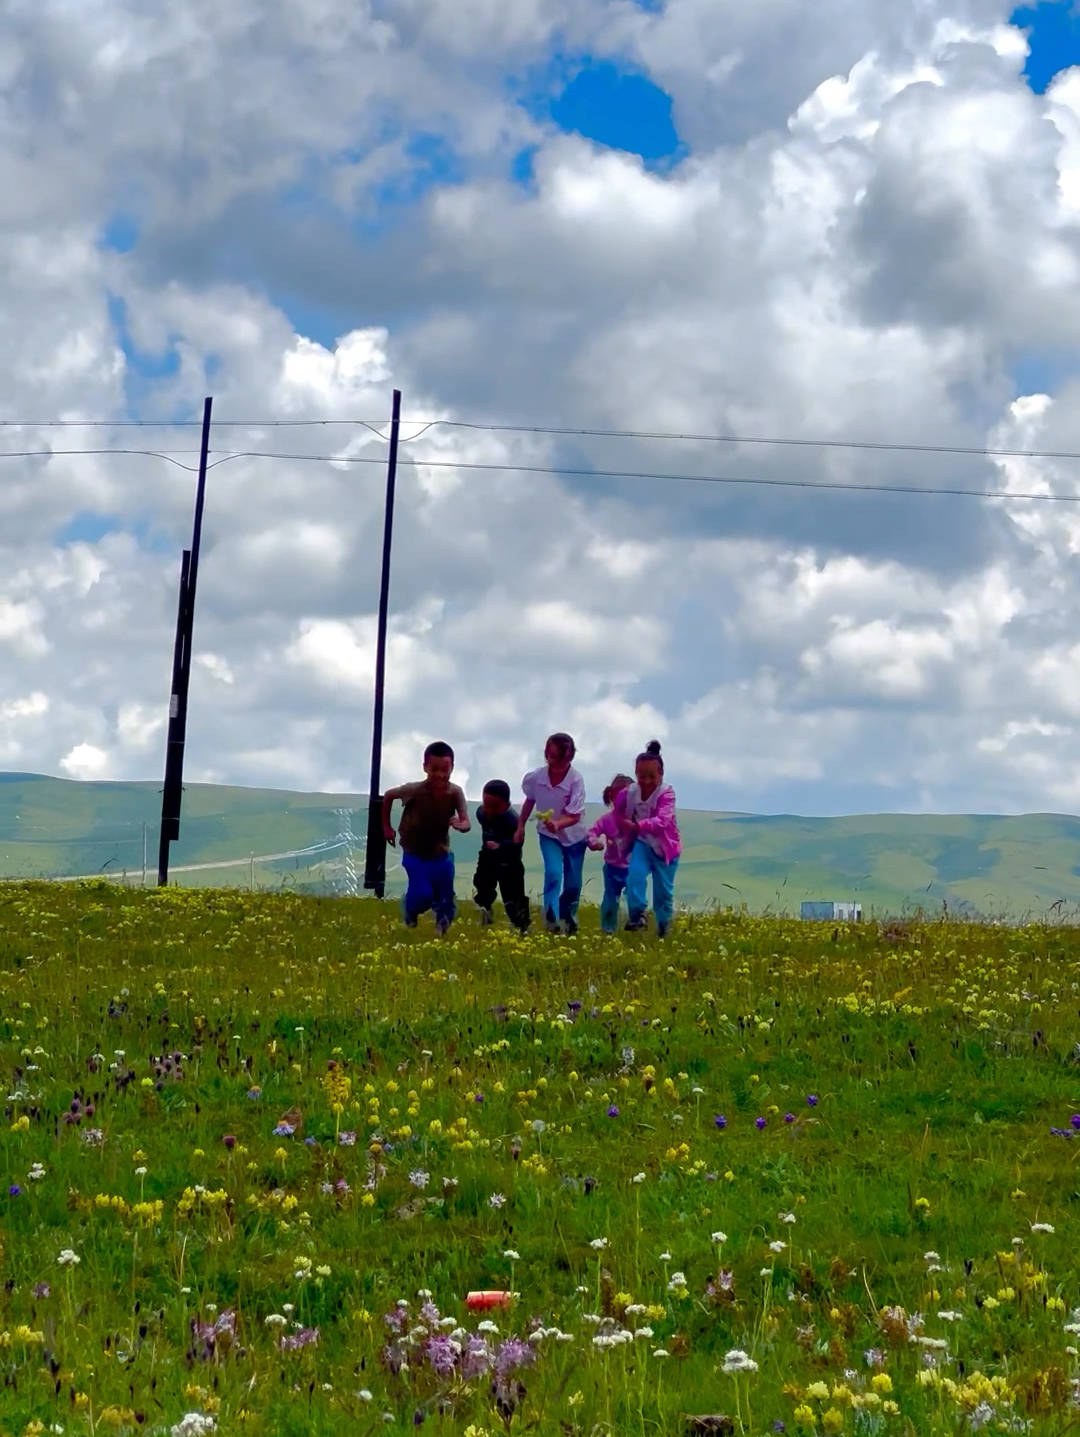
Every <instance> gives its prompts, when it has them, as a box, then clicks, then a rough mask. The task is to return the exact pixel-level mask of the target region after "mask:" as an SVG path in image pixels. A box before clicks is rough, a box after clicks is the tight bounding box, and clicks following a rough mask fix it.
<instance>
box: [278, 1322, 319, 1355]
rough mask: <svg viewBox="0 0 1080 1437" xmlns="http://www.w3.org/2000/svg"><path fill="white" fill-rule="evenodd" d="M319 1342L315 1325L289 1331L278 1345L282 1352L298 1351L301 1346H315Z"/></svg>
mask: <svg viewBox="0 0 1080 1437" xmlns="http://www.w3.org/2000/svg"><path fill="white" fill-rule="evenodd" d="M318 1343H319V1329H318V1328H317V1327H302V1328H301V1329H300V1331H299V1332H290V1333H288V1334H287V1335H286V1336H285V1337H283V1338H282V1339H281V1341H280V1342H279V1343H278V1346H279V1347H280V1348H281V1350H282V1352H299V1351H300V1349H301V1348H302V1347H317V1346H318Z"/></svg>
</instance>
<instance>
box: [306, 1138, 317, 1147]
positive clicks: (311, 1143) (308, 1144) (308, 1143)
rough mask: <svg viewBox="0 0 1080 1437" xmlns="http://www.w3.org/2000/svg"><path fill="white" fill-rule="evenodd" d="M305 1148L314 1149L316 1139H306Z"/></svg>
mask: <svg viewBox="0 0 1080 1437" xmlns="http://www.w3.org/2000/svg"><path fill="white" fill-rule="evenodd" d="M304 1147H305V1148H313V1147H315V1139H314V1138H305V1139H304Z"/></svg>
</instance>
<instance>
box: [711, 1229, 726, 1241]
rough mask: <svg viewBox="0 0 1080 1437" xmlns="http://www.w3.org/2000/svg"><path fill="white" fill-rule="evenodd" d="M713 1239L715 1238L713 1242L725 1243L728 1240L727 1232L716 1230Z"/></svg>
mask: <svg viewBox="0 0 1080 1437" xmlns="http://www.w3.org/2000/svg"><path fill="white" fill-rule="evenodd" d="M712 1240H713V1242H715V1243H725V1242H727V1233H726V1232H714V1233H713V1235H712Z"/></svg>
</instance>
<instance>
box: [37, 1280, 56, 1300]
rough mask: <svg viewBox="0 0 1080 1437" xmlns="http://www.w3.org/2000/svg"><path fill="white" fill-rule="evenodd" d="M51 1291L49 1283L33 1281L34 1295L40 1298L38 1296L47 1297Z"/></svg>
mask: <svg viewBox="0 0 1080 1437" xmlns="http://www.w3.org/2000/svg"><path fill="white" fill-rule="evenodd" d="M51 1291H52V1289H51V1288H50V1287H49V1284H48V1283H47V1282H35V1283H34V1296H35V1297H39V1298H40V1297H48V1296H49V1293H50V1292H51Z"/></svg>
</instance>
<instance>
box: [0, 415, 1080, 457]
mask: <svg viewBox="0 0 1080 1437" xmlns="http://www.w3.org/2000/svg"><path fill="white" fill-rule="evenodd" d="M200 422H201V421H199V420H197V419H0V429H12V428H17V429H65V428H66V429H197V428H199V427H200ZM387 422H388V421H387V420H385V419H220V420H219V419H215V420H214V428H215V429H216V430H218V429H304V428H332V427H334V426H341V425H349V426H351V427H353V428H364V429H370V430H371V432H372V433H373V434H375V435H376V437H377V438H379V439H382V440H384V441H386V440H387V438H388V436H387V435H385V434H383V433H381V432H380V430H379V425H386V424H387ZM401 422H402V423H403V424H418V425H420V426H421V427H420V430H419V432H418V433H416V434H411V435H409V437H408V439H405V438H402V440H401V442H402V443H403V444H405V443H409V444H412V443H415V441H416V440H417V439H419V438H420V437H421V436H422V435H423V434H426V433H427V431H428V430H429V429H434V428H436V427H440V428H446V429H469V430H475V431H480V432H483V433H488V434H541V435H547V436H549V437H555V438H559V437H561V438H577V439H643V440H656V441H677V442H682V443H694V444H756V445H765V446H769V445H772V446H776V447H780V448H802V449H851V450H864V451H875V452H878V453H887V454H944V455H952V456H957V457H959V456H966V457H968V458H975V459H1080V451H1078V450H1072V449H997V448H990V447H985V448H980V447H978V446H968V445H962V444H901V443H892V442H889V441H885V440H874V439H805V438H797V437H796V438H775V437H770V436H767V435H760V434H693V433H679V432H675V431H668V430H646V429H573V428H561V427H559V426H557V425H540V424H482V423H480V422H479V421H476V420H469V419H403V420H402V421H401ZM53 452H56V453H59V452H61V451H59V450H57V451H53ZM101 452H110V451H101ZM112 452H126V451H112Z"/></svg>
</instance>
